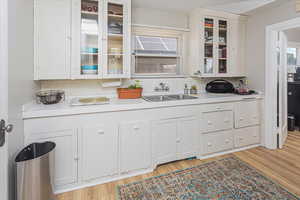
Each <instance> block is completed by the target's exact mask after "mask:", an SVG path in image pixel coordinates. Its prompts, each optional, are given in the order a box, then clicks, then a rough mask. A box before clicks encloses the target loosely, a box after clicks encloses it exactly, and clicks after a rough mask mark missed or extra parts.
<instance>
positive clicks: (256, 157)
mask: <svg viewBox="0 0 300 200" xmlns="http://www.w3.org/2000/svg"><path fill="white" fill-rule="evenodd" d="M234 155H236V156H237V157H239V158H240V159H241V160H243V161H245V162H247V163H248V164H250V165H252V166H253V167H255V168H256V169H258V170H260V171H261V172H262V173H264V174H265V175H266V176H268V177H270V178H271V179H272V180H274V181H277V182H278V183H280V184H281V185H282V186H283V187H285V188H287V189H288V190H289V191H290V192H293V193H294V194H296V195H298V196H300V132H293V133H290V134H289V136H288V139H287V143H286V145H285V147H284V148H283V149H280V150H268V149H265V148H263V147H258V148H255V149H250V150H247V151H242V152H238V153H234ZM227 156H228V155H227ZM222 157H225V156H220V157H216V158H212V159H206V160H190V161H179V162H175V163H171V164H167V165H163V166H160V167H159V168H157V169H156V170H155V171H154V172H153V173H149V174H146V175H142V176H137V177H133V178H128V179H125V180H120V181H116V182H112V183H108V184H102V185H98V186H94V187H90V188H85V189H81V190H77V191H73V192H68V193H64V194H61V195H58V200H114V199H115V191H116V190H115V187H116V185H119V184H126V183H130V182H135V181H139V180H142V179H145V178H148V177H151V176H157V175H160V174H164V173H168V172H171V171H175V170H178V169H184V168H189V167H192V166H195V165H199V164H201V163H204V162H209V161H212V160H215V159H220V158H222Z"/></svg>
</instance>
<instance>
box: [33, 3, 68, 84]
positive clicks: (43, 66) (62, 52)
mask: <svg viewBox="0 0 300 200" xmlns="http://www.w3.org/2000/svg"><path fill="white" fill-rule="evenodd" d="M71 2H72V0H35V1H34V20H35V21H34V38H35V41H34V79H35V80H53V79H69V78H70V69H71Z"/></svg>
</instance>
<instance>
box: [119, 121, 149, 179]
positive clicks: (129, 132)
mask: <svg viewBox="0 0 300 200" xmlns="http://www.w3.org/2000/svg"><path fill="white" fill-rule="evenodd" d="M119 131H120V172H121V174H125V173H130V172H132V171H136V170H142V169H147V168H150V167H151V142H150V141H151V137H150V123H149V122H148V121H134V122H125V123H121V124H120V128H119Z"/></svg>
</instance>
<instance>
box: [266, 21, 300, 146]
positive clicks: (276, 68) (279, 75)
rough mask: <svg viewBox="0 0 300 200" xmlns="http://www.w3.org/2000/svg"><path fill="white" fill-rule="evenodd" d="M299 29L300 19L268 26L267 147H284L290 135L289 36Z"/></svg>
mask: <svg viewBox="0 0 300 200" xmlns="http://www.w3.org/2000/svg"><path fill="white" fill-rule="evenodd" d="M296 28H300V18H295V19H292V20H288V21H285V22H281V23H278V24H274V25H270V26H267V27H266V75H265V76H266V77H265V80H266V84H265V134H266V147H267V148H270V149H277V148H282V147H283V145H284V143H285V140H286V138H287V135H288V122H289V121H288V77H289V75H290V73H289V72H290V71H289V70H290V68H289V67H288V38H287V31H288V30H290V29H296Z"/></svg>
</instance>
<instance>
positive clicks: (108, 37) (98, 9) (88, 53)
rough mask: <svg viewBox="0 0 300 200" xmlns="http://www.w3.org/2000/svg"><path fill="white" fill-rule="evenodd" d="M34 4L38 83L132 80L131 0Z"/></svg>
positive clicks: (38, 0) (67, 0)
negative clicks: (114, 79)
mask: <svg viewBox="0 0 300 200" xmlns="http://www.w3.org/2000/svg"><path fill="white" fill-rule="evenodd" d="M35 2H36V6H35V20H36V27H35V30H36V37H35V41H36V45H35V58H36V59H35V60H36V63H35V80H49V79H104V78H128V77H130V64H131V61H130V45H131V41H130V39H131V37H130V35H131V28H130V27H131V0H54V1H53V0H35ZM48 8H50V9H48Z"/></svg>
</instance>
